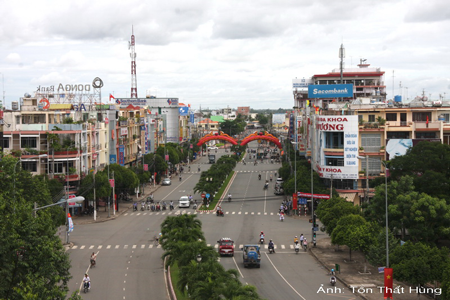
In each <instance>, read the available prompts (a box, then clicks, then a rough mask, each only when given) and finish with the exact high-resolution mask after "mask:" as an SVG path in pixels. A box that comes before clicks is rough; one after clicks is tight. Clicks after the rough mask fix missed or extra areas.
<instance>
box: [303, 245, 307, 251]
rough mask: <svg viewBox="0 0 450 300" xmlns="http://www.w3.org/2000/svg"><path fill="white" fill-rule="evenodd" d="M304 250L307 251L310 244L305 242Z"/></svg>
mask: <svg viewBox="0 0 450 300" xmlns="http://www.w3.org/2000/svg"><path fill="white" fill-rule="evenodd" d="M303 250H305V252H306V250H308V244H303Z"/></svg>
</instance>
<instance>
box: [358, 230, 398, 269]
mask: <svg viewBox="0 0 450 300" xmlns="http://www.w3.org/2000/svg"><path fill="white" fill-rule="evenodd" d="M375 239H376V241H375V242H374V243H373V244H371V245H370V246H369V249H368V251H367V256H366V257H367V260H368V261H369V262H370V263H371V264H372V265H374V266H385V265H386V229H385V228H381V229H380V230H379V232H378V234H376V235H375ZM388 243H389V252H390V253H392V252H393V251H394V250H395V248H396V247H398V246H400V241H399V240H398V239H396V238H395V237H394V235H393V234H392V232H391V231H388Z"/></svg>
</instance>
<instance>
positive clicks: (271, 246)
mask: <svg viewBox="0 0 450 300" xmlns="http://www.w3.org/2000/svg"><path fill="white" fill-rule="evenodd" d="M270 249H272V251H273V253H275V245H274V244H273V242H272V240H270V241H269V250H270Z"/></svg>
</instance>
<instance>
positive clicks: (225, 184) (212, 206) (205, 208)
mask: <svg viewBox="0 0 450 300" xmlns="http://www.w3.org/2000/svg"><path fill="white" fill-rule="evenodd" d="M233 175H234V171H231V172H230V174H228V177H227V178H226V179H225V181H224V183H223V184H222V186H221V187H220V189H219V191H218V192H217V194H216V196H215V197H214V200H213V201H211V203H209V207H206V206H204V205H202V206H201V207H200V209H203V210H213V209H214V207H216V203H217V202H218V201H219V199H220V197H222V194H223V192H224V191H225V188H226V187H227V185H228V183H229V182H230V180H231V177H233Z"/></svg>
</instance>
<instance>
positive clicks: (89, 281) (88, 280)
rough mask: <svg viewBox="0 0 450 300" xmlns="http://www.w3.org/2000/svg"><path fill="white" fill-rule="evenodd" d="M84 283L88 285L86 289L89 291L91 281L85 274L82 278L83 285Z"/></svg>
mask: <svg viewBox="0 0 450 300" xmlns="http://www.w3.org/2000/svg"><path fill="white" fill-rule="evenodd" d="M85 282H87V283H88V285H89V286H88V289H89V290H90V289H91V279H90V278H89V276H88V274H87V273H86V274H84V277H83V283H85Z"/></svg>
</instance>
